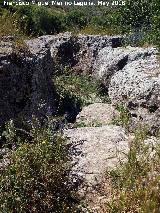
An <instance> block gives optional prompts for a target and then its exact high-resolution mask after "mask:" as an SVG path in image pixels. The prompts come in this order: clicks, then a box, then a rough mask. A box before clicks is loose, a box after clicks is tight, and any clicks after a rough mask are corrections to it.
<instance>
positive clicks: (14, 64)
mask: <svg viewBox="0 0 160 213" xmlns="http://www.w3.org/2000/svg"><path fill="white" fill-rule="evenodd" d="M33 50H34V51H33ZM52 73H53V62H52V58H51V53H50V49H49V48H46V47H45V46H42V47H41V48H39V47H38V46H37V44H36V43H34V44H32V46H30V44H28V53H25V54H24V53H20V54H19V55H17V54H15V52H14V47H13V43H12V42H9V41H4V42H3V41H2V42H1V43H0V125H1V124H3V123H4V122H5V121H7V120H8V119H10V118H17V116H22V117H23V119H24V118H26V119H27V120H30V119H31V116H32V114H35V115H36V116H38V117H39V118H41V117H44V116H46V115H47V113H49V114H52V113H54V111H55V104H54V102H55V101H54V98H55V95H54V91H53V86H52V83H51V78H52Z"/></svg>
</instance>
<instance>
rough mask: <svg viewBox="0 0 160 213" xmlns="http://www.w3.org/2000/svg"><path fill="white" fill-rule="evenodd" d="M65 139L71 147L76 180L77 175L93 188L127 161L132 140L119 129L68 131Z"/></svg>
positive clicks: (94, 128)
mask: <svg viewBox="0 0 160 213" xmlns="http://www.w3.org/2000/svg"><path fill="white" fill-rule="evenodd" d="M64 136H65V137H66V138H68V139H69V143H70V144H71V147H70V154H71V156H72V162H73V168H72V172H71V173H72V175H73V177H74V174H76V175H77V176H78V178H80V179H81V180H82V179H83V181H84V183H85V184H87V185H90V186H95V185H96V184H97V183H99V182H100V181H101V178H102V177H103V175H104V174H105V172H106V171H107V170H108V169H113V168H115V167H116V166H118V165H119V163H120V162H122V161H124V160H125V156H126V155H125V154H127V153H128V150H129V146H128V141H129V137H128V136H127V135H126V134H125V130H124V129H123V128H122V127H120V126H114V125H108V126H102V127H82V128H76V129H68V130H65V131H64ZM73 181H76V180H73Z"/></svg>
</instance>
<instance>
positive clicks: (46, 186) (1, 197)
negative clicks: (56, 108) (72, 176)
mask: <svg viewBox="0 0 160 213" xmlns="http://www.w3.org/2000/svg"><path fill="white" fill-rule="evenodd" d="M52 127H53V125H52V123H50V124H46V125H45V126H44V127H40V126H39V123H38V121H37V120H34V122H33V124H32V129H31V130H30V131H29V132H26V131H24V130H19V129H16V128H15V127H14V125H13V122H11V123H10V124H8V127H7V129H6V130H5V132H4V134H3V137H5V139H6V144H5V146H7V147H10V148H11V150H10V154H9V155H8V157H7V158H8V161H9V163H8V165H7V166H6V167H5V169H3V170H1V171H0V173H1V176H0V188H1V189H0V206H1V207H0V211H1V212H75V208H76V202H75V201H76V196H75V193H74V191H73V190H71V185H72V184H71V183H70V184H69V178H68V173H69V169H70V164H69V157H68V154H67V148H66V145H65V141H64V139H62V138H61V137H60V136H57V135H55V134H54V132H53V131H52ZM18 131H20V132H21V133H25V134H27V135H28V136H27V137H26V136H25V137H23V138H24V139H22V137H19V136H18ZM76 212H77V211H76Z"/></svg>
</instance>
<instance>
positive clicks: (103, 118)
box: [76, 103, 119, 126]
mask: <svg viewBox="0 0 160 213" xmlns="http://www.w3.org/2000/svg"><path fill="white" fill-rule="evenodd" d="M118 114H119V113H118V111H116V110H115V108H114V107H113V106H112V105H111V104H106V103H94V104H90V105H88V106H85V107H83V109H82V111H81V112H80V113H79V114H78V115H77V118H76V123H77V124H78V123H79V124H81V123H82V124H84V125H86V126H98V125H100V126H101V125H107V124H111V122H112V120H113V118H114V117H116V116H118Z"/></svg>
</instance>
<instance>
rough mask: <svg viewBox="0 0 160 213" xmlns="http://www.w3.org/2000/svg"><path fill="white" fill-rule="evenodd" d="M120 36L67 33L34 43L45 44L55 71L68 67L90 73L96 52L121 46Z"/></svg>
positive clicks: (39, 39) (43, 38)
mask: <svg viewBox="0 0 160 213" xmlns="http://www.w3.org/2000/svg"><path fill="white" fill-rule="evenodd" d="M121 40H122V37H121V36H100V35H77V36H74V35H72V34H71V33H69V32H66V33H62V34H58V35H54V36H53V35H50V36H41V37H39V38H38V39H35V40H34V43H35V42H37V43H39V47H40V46H41V44H45V45H46V46H49V47H50V49H51V54H52V57H53V60H54V62H55V64H57V65H58V67H57V69H60V68H64V66H65V65H70V66H71V67H72V69H73V70H74V71H76V72H78V73H79V72H85V73H89V72H92V67H93V64H94V61H95V59H96V57H97V55H98V52H99V51H100V50H101V49H103V48H104V47H113V48H116V47H119V46H121V45H122V44H121Z"/></svg>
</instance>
